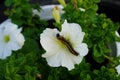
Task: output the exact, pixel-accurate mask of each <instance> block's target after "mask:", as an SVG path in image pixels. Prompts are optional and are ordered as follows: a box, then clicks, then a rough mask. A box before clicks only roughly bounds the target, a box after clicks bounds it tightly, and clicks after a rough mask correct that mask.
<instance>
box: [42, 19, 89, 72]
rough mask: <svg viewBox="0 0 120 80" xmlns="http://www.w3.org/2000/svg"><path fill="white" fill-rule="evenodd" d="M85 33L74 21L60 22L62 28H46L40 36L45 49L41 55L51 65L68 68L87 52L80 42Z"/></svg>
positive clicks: (85, 46)
mask: <svg viewBox="0 0 120 80" xmlns="http://www.w3.org/2000/svg"><path fill="white" fill-rule="evenodd" d="M84 35H85V33H84V32H82V29H81V26H79V25H78V24H76V23H67V21H66V20H65V22H64V23H63V24H62V30H61V32H59V31H58V30H57V29H50V28H47V29H45V30H44V31H43V33H42V34H41V36H40V39H41V40H40V43H41V45H42V47H43V48H44V49H45V50H46V53H45V54H43V55H42V57H44V58H46V60H47V62H48V64H49V65H50V66H52V67H58V66H63V67H67V68H68V69H69V70H71V69H73V68H74V64H79V63H80V62H81V61H82V59H83V57H84V56H85V55H87V53H88V47H87V45H86V44H85V43H82V41H83V38H84Z"/></svg>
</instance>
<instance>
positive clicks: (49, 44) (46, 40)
mask: <svg viewBox="0 0 120 80" xmlns="http://www.w3.org/2000/svg"><path fill="white" fill-rule="evenodd" d="M57 33H59V31H58V30H57V29H48V28H47V29H46V30H44V32H43V33H42V34H41V35H40V43H41V45H42V47H43V48H44V49H45V50H46V51H48V52H51V51H54V50H58V49H59V46H60V45H59V42H60V41H58V39H57V38H56V34H57Z"/></svg>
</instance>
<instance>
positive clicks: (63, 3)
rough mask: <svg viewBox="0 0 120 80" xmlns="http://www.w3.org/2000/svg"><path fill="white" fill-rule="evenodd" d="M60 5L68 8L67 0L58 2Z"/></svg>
mask: <svg viewBox="0 0 120 80" xmlns="http://www.w3.org/2000/svg"><path fill="white" fill-rule="evenodd" d="M58 1H59V3H60V4H61V5H62V6H63V7H66V3H65V0H58Z"/></svg>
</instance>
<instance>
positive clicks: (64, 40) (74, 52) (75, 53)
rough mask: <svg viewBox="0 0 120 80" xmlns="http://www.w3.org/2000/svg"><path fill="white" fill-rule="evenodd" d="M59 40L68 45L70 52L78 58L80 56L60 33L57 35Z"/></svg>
mask: <svg viewBox="0 0 120 80" xmlns="http://www.w3.org/2000/svg"><path fill="white" fill-rule="evenodd" d="M56 37H57V39H58V40H60V41H61V42H62V43H63V44H65V45H66V47H67V48H68V50H69V51H70V52H71V53H72V54H73V55H76V56H78V55H79V54H78V53H77V52H76V51H75V50H74V49H73V47H72V45H71V44H70V43H69V42H68V41H67V40H66V39H65V38H64V37H62V36H61V35H60V34H59V33H58V34H57V35H56Z"/></svg>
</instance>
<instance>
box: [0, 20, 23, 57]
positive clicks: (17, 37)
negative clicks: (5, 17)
mask: <svg viewBox="0 0 120 80" xmlns="http://www.w3.org/2000/svg"><path fill="white" fill-rule="evenodd" d="M21 30H22V28H20V29H18V26H17V25H16V24H13V23H11V22H10V21H9V22H4V23H2V24H0V59H5V58H6V57H8V56H10V55H11V54H12V50H13V51H16V50H18V49H21V48H22V46H23V44H24V41H25V39H24V36H23V35H22V34H21Z"/></svg>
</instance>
